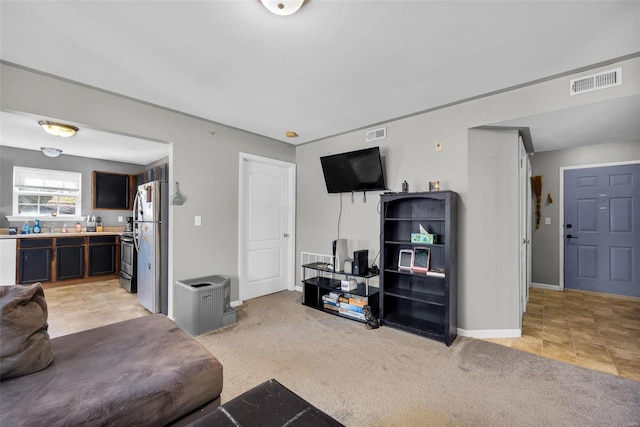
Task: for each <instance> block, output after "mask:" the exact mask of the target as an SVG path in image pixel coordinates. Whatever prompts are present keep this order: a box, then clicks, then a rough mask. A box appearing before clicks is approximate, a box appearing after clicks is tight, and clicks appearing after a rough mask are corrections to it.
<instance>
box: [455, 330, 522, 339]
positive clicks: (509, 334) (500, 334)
mask: <svg viewBox="0 0 640 427" xmlns="http://www.w3.org/2000/svg"><path fill="white" fill-rule="evenodd" d="M458 335H460V336H461V337H469V338H520V337H521V336H522V331H521V330H520V329H475V330H466V329H462V328H458Z"/></svg>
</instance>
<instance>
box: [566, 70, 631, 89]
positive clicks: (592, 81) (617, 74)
mask: <svg viewBox="0 0 640 427" xmlns="http://www.w3.org/2000/svg"><path fill="white" fill-rule="evenodd" d="M621 84H622V68H616V69H615V70H608V71H603V72H601V73H598V74H592V75H590V76H585V77H580V78H578V79H572V80H571V81H570V82H569V94H570V95H578V94H580V93H586V92H591V91H594V90H598V89H604V88H607V87H611V86H618V85H621Z"/></svg>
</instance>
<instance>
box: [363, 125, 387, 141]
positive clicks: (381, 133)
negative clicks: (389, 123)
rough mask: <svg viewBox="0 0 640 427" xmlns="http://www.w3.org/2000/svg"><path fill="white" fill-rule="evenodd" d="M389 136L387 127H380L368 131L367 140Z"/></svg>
mask: <svg viewBox="0 0 640 427" xmlns="http://www.w3.org/2000/svg"><path fill="white" fill-rule="evenodd" d="M386 137H387V128H380V129H376V130H370V131H369V132H367V138H366V139H367V142H371V141H375V140H376V139H383V138H386Z"/></svg>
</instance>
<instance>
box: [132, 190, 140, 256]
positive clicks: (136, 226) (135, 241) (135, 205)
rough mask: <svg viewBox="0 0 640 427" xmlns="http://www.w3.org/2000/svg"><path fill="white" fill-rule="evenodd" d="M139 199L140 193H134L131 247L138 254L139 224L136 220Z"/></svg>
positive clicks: (137, 219)
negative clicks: (133, 247)
mask: <svg viewBox="0 0 640 427" xmlns="http://www.w3.org/2000/svg"><path fill="white" fill-rule="evenodd" d="M139 198H140V192H138V191H136V197H135V198H134V199H133V246H135V248H136V252H140V241H139V240H138V239H140V237H141V236H142V233H140V229H139V228H140V223H139V222H138V221H139V218H138V199H139Z"/></svg>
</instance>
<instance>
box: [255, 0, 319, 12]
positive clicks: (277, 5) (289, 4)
mask: <svg viewBox="0 0 640 427" xmlns="http://www.w3.org/2000/svg"><path fill="white" fill-rule="evenodd" d="M307 1H308V0H260V3H262V4H263V5H264V7H266V8H267V9H269V12H271V13H275V14H276V15H281V16H287V15H293V14H294V13H296V12H297V11H298V9H300V8H301V7H302V5H303V4H305V3H306V2H307Z"/></svg>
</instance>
